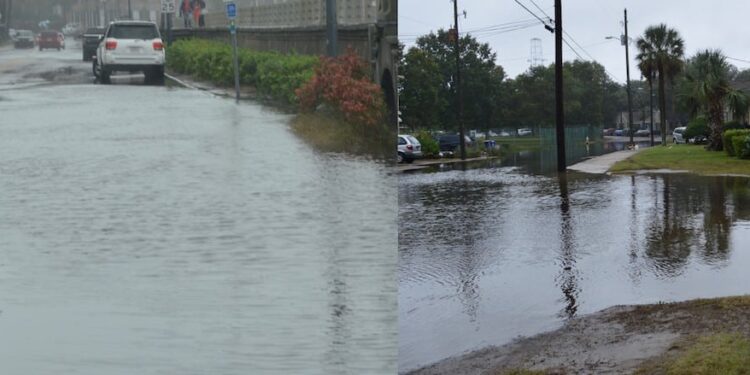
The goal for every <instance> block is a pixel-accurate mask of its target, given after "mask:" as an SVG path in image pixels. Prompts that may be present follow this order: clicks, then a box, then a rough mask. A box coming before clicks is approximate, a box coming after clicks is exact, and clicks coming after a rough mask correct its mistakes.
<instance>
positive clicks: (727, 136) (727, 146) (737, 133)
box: [723, 129, 750, 156]
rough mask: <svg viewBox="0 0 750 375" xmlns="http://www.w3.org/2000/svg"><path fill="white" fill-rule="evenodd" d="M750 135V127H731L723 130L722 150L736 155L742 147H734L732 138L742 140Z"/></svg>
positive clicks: (730, 154)
mask: <svg viewBox="0 0 750 375" xmlns="http://www.w3.org/2000/svg"><path fill="white" fill-rule="evenodd" d="M747 136H750V129H731V130H727V131H725V132H724V139H723V141H724V150H725V151H726V152H727V154H728V155H729V156H738V155H739V152H740V151H742V148H740V149H737V148H735V142H734V138H739V139H742V140H744V139H745V137H747Z"/></svg>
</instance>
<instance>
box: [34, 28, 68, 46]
mask: <svg viewBox="0 0 750 375" xmlns="http://www.w3.org/2000/svg"><path fill="white" fill-rule="evenodd" d="M37 43H38V45H39V50H40V51H41V50H43V49H45V48H53V49H57V50H58V51H59V50H61V49H65V37H64V36H63V34H62V33H61V32H59V31H55V30H49V31H42V32H41V33H40V34H39V40H38V42H37Z"/></svg>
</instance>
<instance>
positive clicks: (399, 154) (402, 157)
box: [396, 152, 404, 164]
mask: <svg viewBox="0 0 750 375" xmlns="http://www.w3.org/2000/svg"><path fill="white" fill-rule="evenodd" d="M396 162H397V163H399V164H401V163H403V162H404V154H402V153H400V152H399V153H398V156H396Z"/></svg>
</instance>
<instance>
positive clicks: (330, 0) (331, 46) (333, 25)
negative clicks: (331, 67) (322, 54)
mask: <svg viewBox="0 0 750 375" xmlns="http://www.w3.org/2000/svg"><path fill="white" fill-rule="evenodd" d="M338 24H339V22H338V17H337V15H336V0H326V37H327V38H328V51H327V52H328V56H329V57H336V55H338V43H339V42H338V34H339V30H338V27H339V25H338Z"/></svg>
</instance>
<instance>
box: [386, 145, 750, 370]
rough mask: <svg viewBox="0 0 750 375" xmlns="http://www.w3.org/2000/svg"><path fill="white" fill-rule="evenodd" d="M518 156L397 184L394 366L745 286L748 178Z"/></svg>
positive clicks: (748, 276) (749, 237)
mask: <svg viewBox="0 0 750 375" xmlns="http://www.w3.org/2000/svg"><path fill="white" fill-rule="evenodd" d="M516 158H517V160H518V164H516V165H517V167H513V166H508V165H510V164H512V163H513V161H508V160H506V161H502V162H497V163H495V164H494V165H492V164H491V165H485V166H483V167H481V168H476V169H468V170H466V171H461V170H448V171H444V172H440V173H434V172H428V173H412V174H404V175H402V176H401V178H400V179H399V271H398V279H399V333H400V337H399V371H401V372H404V371H408V370H410V369H415V368H418V367H421V366H424V365H427V364H430V363H434V362H436V361H439V360H441V359H444V358H447V357H450V356H455V355H459V354H462V353H464V352H466V351H470V350H474V349H479V348H482V347H485V346H488V345H502V344H506V343H508V342H510V341H512V340H513V339H514V338H516V337H518V336H530V335H534V334H537V333H541V332H544V331H548V330H552V329H555V328H558V327H560V326H561V325H562V323H563V322H564V321H565V320H566V319H568V318H570V317H573V316H580V315H582V314H588V313H592V312H595V311H598V310H600V309H603V308H607V307H610V306H613V305H619V304H644V303H655V302H659V301H680V300H686V299H692V298H697V297H715V296H727V295H736V294H747V293H750V287H748V285H750V273H748V272H747V269H748V267H750V179H747V178H736V177H699V176H693V175H655V176H646V175H643V176H634V177H631V176H614V177H608V176H593V175H583V174H575V173H569V174H568V177H567V178H566V179H559V178H558V177H556V176H555V175H554V174H551V173H547V172H546V171H548V170H549V168H546V167H538V165H537V164H538V163H539V160H544V157H540V156H539V155H537V156H534V155H529V157H528V158H522V157H519V156H516ZM511 159H512V158H511ZM529 160H531V162H530V163H529V162H528V161H529ZM553 162H554V161H553ZM552 168H554V164H552Z"/></svg>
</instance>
